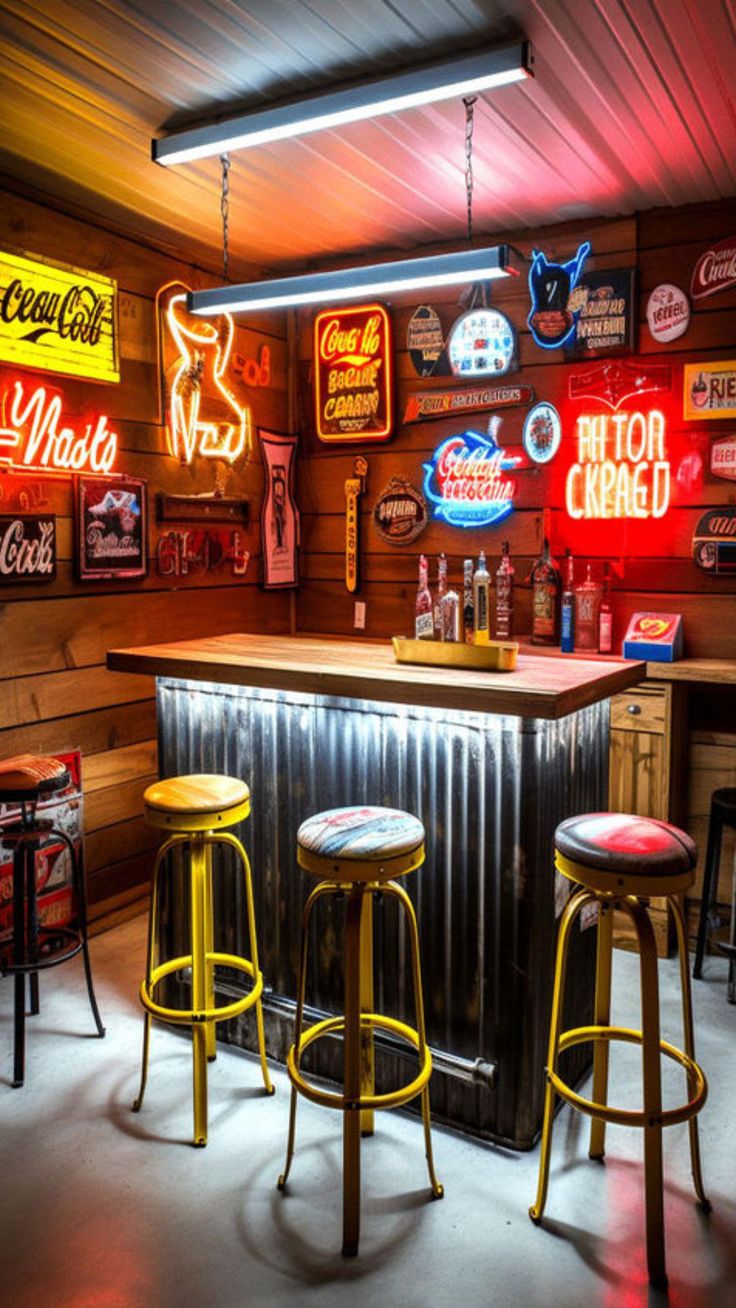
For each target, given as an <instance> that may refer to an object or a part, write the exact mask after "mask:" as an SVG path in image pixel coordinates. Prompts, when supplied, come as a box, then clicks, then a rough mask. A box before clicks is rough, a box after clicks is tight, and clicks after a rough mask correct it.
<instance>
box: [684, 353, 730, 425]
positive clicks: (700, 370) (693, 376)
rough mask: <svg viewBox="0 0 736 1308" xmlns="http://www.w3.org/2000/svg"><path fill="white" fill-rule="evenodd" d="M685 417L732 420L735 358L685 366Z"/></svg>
mask: <svg viewBox="0 0 736 1308" xmlns="http://www.w3.org/2000/svg"><path fill="white" fill-rule="evenodd" d="M683 381H684V386H685V394H684V401H683V417H685V418H736V359H724V360H721V361H719V362H717V363H686V364H685V367H684V369H683Z"/></svg>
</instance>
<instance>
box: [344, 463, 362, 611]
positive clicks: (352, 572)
mask: <svg viewBox="0 0 736 1308" xmlns="http://www.w3.org/2000/svg"><path fill="white" fill-rule="evenodd" d="M367 475H368V462H367V460H366V459H364V458H363V456H362V455H358V457H357V459H356V460H355V462H354V464H353V475H352V477H348V478H347V479H346V481H345V588H346V590H348V591H349V593H350V594H351V595H354V594H355V592H356V591H357V589H358V586H359V560H360V548H359V546H360V497H361V495H363V494H364V492H365V479H366V477H367Z"/></svg>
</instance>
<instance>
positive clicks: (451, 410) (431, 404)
mask: <svg viewBox="0 0 736 1308" xmlns="http://www.w3.org/2000/svg"><path fill="white" fill-rule="evenodd" d="M533 399H534V387H533V386H469V387H467V388H463V389H462V390H456V391H418V392H417V391H415V392H414V393H413V394H411V395H409V396H407V400H406V408H405V409H404V422H405V423H409V422H427V421H429V420H430V419H432V418H448V417H452V416H454V415H456V414H459V413H475V412H479V411H481V410H483V409H507V408H511V407H512V406H513V405H516V404H531V402H532V400H533Z"/></svg>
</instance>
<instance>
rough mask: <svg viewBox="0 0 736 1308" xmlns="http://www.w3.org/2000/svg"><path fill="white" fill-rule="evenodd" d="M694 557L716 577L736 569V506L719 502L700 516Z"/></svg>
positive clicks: (706, 570)
mask: <svg viewBox="0 0 736 1308" xmlns="http://www.w3.org/2000/svg"><path fill="white" fill-rule="evenodd" d="M693 558H694V560H695V562H696V563H697V565H698V567H699V568H702V569H703V570H704V572H710V573H714V574H715V575H716V576H722V575H724V574H729V575H731V574H733V573H734V572H736V508H735V507H734V506H733V505H718V507H717V508H713V509H708V510H707V511H706V512H705V513H704V514H703V516H702V518H700V519H699V521H698V525H697V527H696V528H695V533H694V535H693Z"/></svg>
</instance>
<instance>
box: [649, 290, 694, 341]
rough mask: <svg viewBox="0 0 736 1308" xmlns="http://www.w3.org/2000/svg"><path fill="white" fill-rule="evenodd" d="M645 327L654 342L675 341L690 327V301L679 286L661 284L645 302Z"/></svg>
mask: <svg viewBox="0 0 736 1308" xmlns="http://www.w3.org/2000/svg"><path fill="white" fill-rule="evenodd" d="M647 326H648V328H649V331H650V332H651V334H652V336H653V337H654V339H655V341H663V342H665V343H666V342H667V341H676V340H677V338H678V337H679V336H684V335H685V332H686V331H687V329H688V327H689V326H690V301H689V300H688V298H687V296H686V294H685V292H684V291H681V290H680V288H679V286H673V285H672V283H671V282H662V283H661V285H660V286H655V288H654V290H653V291H652V293H651V295H650V296H649V299H648V300H647Z"/></svg>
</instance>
